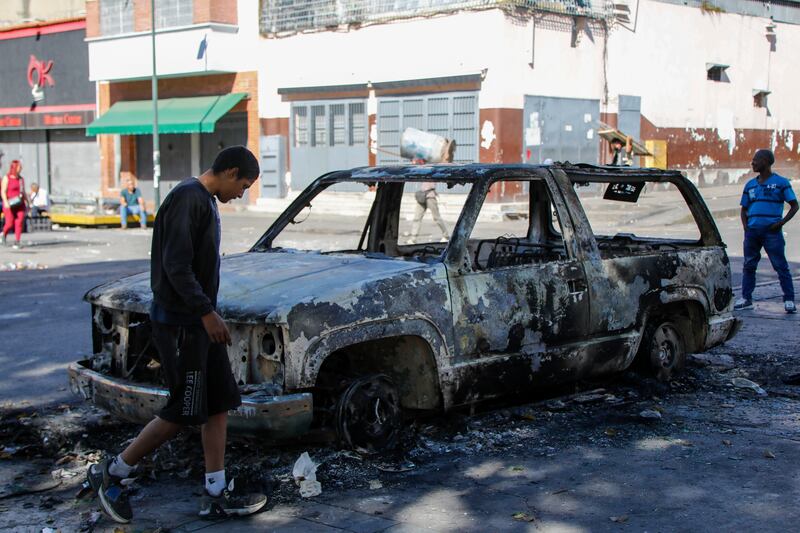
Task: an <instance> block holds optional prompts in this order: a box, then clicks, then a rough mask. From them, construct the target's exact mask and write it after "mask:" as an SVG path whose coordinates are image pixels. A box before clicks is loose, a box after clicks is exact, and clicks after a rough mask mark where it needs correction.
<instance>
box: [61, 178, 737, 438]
mask: <svg viewBox="0 0 800 533" xmlns="http://www.w3.org/2000/svg"><path fill="white" fill-rule="evenodd" d="M423 181H434V182H436V183H437V184H438V187H440V188H445V187H451V188H453V187H457V188H461V189H459V190H464V191H466V194H462V195H460V197H461V198H463V207H461V209H460V215H459V217H458V221H457V223H456V226H455V228H454V230H453V234H452V237H451V239H450V240H449V242H428V243H424V242H423V243H416V240H413V239H409V240H407V241H406V242H403V236H402V235H403V231H402V226H403V225H404V224H405V220H407V217H406V218H404V217H403V216H402V213H403V212H404V209H405V208H404V207H403V205H404V204H403V202H405V201H406V200H404V198H405V199H408V198H409V197H411V198H412V199H413V194H410V191H413V190H414V188H416V187H417V186H418V184H419V183H420V182H423ZM372 185H377V187H376V188H375V192H374V200H373V203H372V209H371V211H370V212H369V215H368V216H366V218H365V221H364V223H363V227H360V228H359V231H357V232H356V233H357V234H356V236H355V241H356V242H354V243H352V244H350V245H347V246H343V247H339V248H337V249H334V250H331V251H320V250H313V251H303V250H298V249H296V248H295V247H289V246H282V245H279V244H280V243H281V241H282V240H285V239H283V236H284V235H286V232H287V231H289V230H290V229H291V228H292V227H293V225H294V224H298V223H302V222H303V220H305V219H304V218H303V217H304V216H305V215H304V213H307V212H308V211H309V210H310V209H311V208H312V206H313V205H314V203H315V202H316V201H317V197H318V195H320V194H321V193H322V192H323V191H326V190H330V189H334V188H336V187H342V186H344V187H345V189H346V190H361V189H363V190H366V188H367V187H368V186H372ZM584 186H585V187H584ZM645 186H647V187H666V186H669V187H671V188H672V190H677V191H679V192H680V196H681V198H682V199H683V201H684V205H685V206H686V207H688V209H687V211H688V212H690V219H691V220H694V222H695V223H696V226H697V232H698V236H696V237H694V238H688V239H685V238H675V237H673V236H669V235H668V236H666V237H659V238H643V237H637V236H636V235H634V234H632V233H615V234H613V235H600V234H597V235H596V234H595V232H593V231H592V227H593V226H592V225H590V223H589V220H588V219H587V215H586V211H585V210H584V207H583V204H582V201H581V197H580V196H579V194H578V191H579V190H581V189H582V188H586V189H587V190H593V191H596V196H597V195H600V194H602V195H603V198H605V199H607V200H611V201H615V200H622V201H625V202H633V203H635V201H636V200H637V198H638V197H639V194H640V193H641V191H642V188H643V187H645ZM499 187H506V188H507V189H508V190H513V191H517V195H518V197H519V198H520V199H521V200H522V202H521V203H520V205H523V206H524V208H523V209H521V210H519V212H517V213H516V215H517V216H514V217H512V218H513V220H514V221H513V223H510V224H512V225H513V227H506V225H505V223H503V222H501V223H496V224H488V230H486V226H487V225H486V224H483V222H482V220H484V219H483V218H482V215H480V214H481V213H482V212H483V211H482V208H483V207H484V206H487V205H489V203H490V202H487V198H489V197H490V196H491V194H492V193H493V191H495V190H496V189H497V188H499ZM348 188H349V189H348ZM404 193H405V194H404ZM617 203H619V202H617ZM479 215H480V216H479ZM612 216H613V213H612ZM506 220H509V217H506ZM86 299H87V300H88V301H89V302H90V303H91V305H92V327H93V346H94V350H93V351H94V354H93V355H92V356H91V357H89V358H87V359H85V360H83V361H79V362H76V363H73V364H72V365H71V366H70V368H69V373H70V381H71V384H72V388H73V390H74V391H76V392H78V393H80V394H82V395H83V396H84V397H85V398H87V399H90V400H92V401H94V402H95V403H96V404H98V405H100V406H102V407H104V408H106V409H108V410H110V411H112V412H114V413H117V414H119V415H120V416H123V417H125V418H127V419H130V420H134V421H142V422H144V421H147V420H149V419H150V418H151V417H152V415H153V413H154V412H156V411H157V409H159V408H160V407H161V405H162V404H163V402H165V400H166V391H165V389H164V388H163V386H162V381H161V377H160V370H159V366H160V365H159V362H158V354H157V352H156V350H155V349H154V348H153V346H152V343H151V342H150V326H149V318H148V315H147V313H148V309H149V305H150V299H151V293H150V287H149V275H148V274H146V273H144V274H140V275H136V276H132V277H128V278H124V279H121V280H118V281H114V282H111V283H108V284H105V285H102V286H100V287H97V288H95V289H93V290H92V291H90V292H89V293H88V294H87V295H86ZM218 312H219V313H220V315H221V316H222V317H223V318H224V319H225V320H226V322H227V324H228V325H229V328H230V330H231V333H232V337H233V345H232V346H231V347H229V348H228V354H229V357H230V360H231V365H232V368H233V372H234V375H235V376H236V378H237V380H238V382H239V384H240V388H241V391H242V400H243V405H242V406H241V407H240V408H239V410H237V411H236V412H234V413H231V415H232V416H231V418H230V419H229V420H230V424H231V426H232V427H233V428H234V429H236V428H238V429H244V430H251V431H260V432H263V433H264V434H265V435H266V436H267V437H269V436H272V437H284V436H289V435H298V434H302V433H303V432H305V431H307V430H308V429H309V428H310V427H311V426H312V423H317V422H320V423H331V424H333V425H334V426H335V427H336V429H337V431H338V433H339V435H340V436H341V437H342V438H343V439H344V440H345V441H346V442H348V443H349V444H350V445H352V446H354V447H356V448H359V449H362V450H371V449H377V448H380V447H382V446H384V445H386V444H388V443H390V442H391V441H392V439H393V438H394V435H395V434H396V429H397V427H398V425H399V423H400V416H401V410H448V409H451V408H453V407H455V406H460V405H465V404H470V403H474V402H478V401H481V400H485V399H487V398H492V397H496V396H500V395H504V394H513V393H516V392H523V391H530V390H531V389H532V388H535V387H539V386H541V385H550V384H556V383H563V382H568V381H573V380H577V379H582V378H588V377H594V376H600V375H604V374H610V373H614V372H619V371H622V370H624V369H626V368H628V367H629V366H630V365H631V364H632V362H633V361H634V359H635V358H637V354H638V360H641V361H643V362H644V364H646V365H649V367H650V368H651V369H652V371H653V372H654V373H655V374H656V376H657V377H659V378H660V379H669V378H670V377H671V375H672V374H673V373H674V372H676V371H678V370H680V368H681V366H682V365H683V363H684V360H685V356H686V353H687V352H692V351H700V350H705V349H707V348H710V347H712V346H714V345H717V344H720V343H722V342H724V341H725V340H726V339H728V338H730V337H731V336H733V335H734V334H735V332H736V330H737V325H738V324H737V321H736V319H735V318H734V317H733V315H732V291H731V275H730V267H729V264H728V257H727V254H726V252H725V246H724V244H723V242H722V240H721V238H720V235H719V232H718V231H717V229H716V226H715V225H714V222H713V219H712V217H711V215H710V213H709V211H708V209H707V208H706V206H705V204H704V202H703V200H702V198H701V196H700V194H699V193H698V191H697V189H696V188H695V187H694V186H693V185H692V184H691V183H690V182H689V181H688V180H686V179H685V178H683V177H682V176H681V175H680V174H679V173H677V172H671V171H660V170H644V169H621V168H610V167H592V166H572V165H553V166H549V167H537V166H527V165H433V166H410V167H404V166H397V167H377V168H362V169H354V170H351V171H340V172H333V173H330V174H327V175H325V176H323V177H321V178H319V179H318V180H317V181H316V182H315V183H314V184H312V185H311V186H310V187H309V188H308V189H307V190H306V191H304V192H303V193H302V194H301V195H300V196H299V197H298V198H297V200H296V201H295V202H293V204H292V205H291V206H290V207H289V208H288V209H287V210H286V211H285V212H284V213H283V214H282V215H281V216H280V217H279V218H278V219H277V220H276V221H275V222H274V223H273V225H272V226H271V227H270V228H269V229H268V230H267V231H266V233H265V234H264V235H263V236H262V237H261V239H260V240H259V241H258V242H257V243H256V244H255V245H254V246H253V247H252V249H251V250H249V251H248V252H246V253H242V254H237V255H234V256H228V257H225V258H224V259H223V261H222V270H221V286H220V297H219V305H218Z"/></svg>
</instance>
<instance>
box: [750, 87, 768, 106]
mask: <svg viewBox="0 0 800 533" xmlns="http://www.w3.org/2000/svg"><path fill="white" fill-rule="evenodd" d="M769 94H770V91H765V90H763V89H753V107H763V108H766V107H767V96H769Z"/></svg>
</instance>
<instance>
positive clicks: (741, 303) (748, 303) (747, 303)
mask: <svg viewBox="0 0 800 533" xmlns="http://www.w3.org/2000/svg"><path fill="white" fill-rule="evenodd" d="M733 308H734V309H736V310H738V311H740V310H742V309H752V308H753V301H752V300H745V299H744V298H739V299H738V300H736V303H734V304H733Z"/></svg>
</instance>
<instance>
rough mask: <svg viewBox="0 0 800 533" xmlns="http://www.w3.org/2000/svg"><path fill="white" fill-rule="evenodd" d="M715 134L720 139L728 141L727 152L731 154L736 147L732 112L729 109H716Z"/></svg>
mask: <svg viewBox="0 0 800 533" xmlns="http://www.w3.org/2000/svg"><path fill="white" fill-rule="evenodd" d="M717 135H718V136H719V138H720V140H723V141H728V154H730V155H733V150H734V149H735V148H736V129H735V128H734V125H733V113H732V112H731V111H730V110H729V109H720V110H718V111H717Z"/></svg>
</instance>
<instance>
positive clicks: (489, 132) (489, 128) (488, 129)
mask: <svg viewBox="0 0 800 533" xmlns="http://www.w3.org/2000/svg"><path fill="white" fill-rule="evenodd" d="M496 138H497V136H495V134H494V124H492V121H491V120H486V121H484V122H483V127H482V128H481V147H482V148H484V149H486V150H488V149H489V148H491V146H492V143H493V142H494V140H495V139H496Z"/></svg>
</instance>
